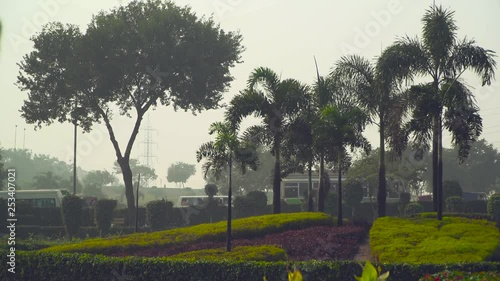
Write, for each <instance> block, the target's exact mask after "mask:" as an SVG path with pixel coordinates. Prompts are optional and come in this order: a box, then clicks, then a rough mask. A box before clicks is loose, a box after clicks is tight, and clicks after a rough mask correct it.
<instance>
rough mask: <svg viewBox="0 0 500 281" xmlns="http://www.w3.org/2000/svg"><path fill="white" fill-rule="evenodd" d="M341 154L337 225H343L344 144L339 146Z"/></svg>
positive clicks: (339, 158)
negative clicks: (342, 149)
mask: <svg viewBox="0 0 500 281" xmlns="http://www.w3.org/2000/svg"><path fill="white" fill-rule="evenodd" d="M339 148H340V149H339V155H338V159H337V162H338V164H337V166H338V169H339V171H338V172H339V185H338V186H337V195H338V198H337V200H338V203H337V208H338V214H337V226H342V219H343V218H342V151H341V148H342V144H341V145H340V146H339Z"/></svg>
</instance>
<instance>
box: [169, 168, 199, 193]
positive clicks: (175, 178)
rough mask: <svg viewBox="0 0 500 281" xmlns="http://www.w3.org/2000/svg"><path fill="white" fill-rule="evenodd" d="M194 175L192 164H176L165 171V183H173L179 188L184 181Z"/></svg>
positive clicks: (194, 170)
mask: <svg viewBox="0 0 500 281" xmlns="http://www.w3.org/2000/svg"><path fill="white" fill-rule="evenodd" d="M195 173H196V168H195V166H194V165H193V164H187V163H183V162H176V163H174V164H172V165H170V167H168V170H167V181H168V182H175V183H176V184H178V185H179V186H180V185H182V187H184V184H185V183H186V181H187V180H188V179H189V178H190V177H191V176H192V175H194V174H195Z"/></svg>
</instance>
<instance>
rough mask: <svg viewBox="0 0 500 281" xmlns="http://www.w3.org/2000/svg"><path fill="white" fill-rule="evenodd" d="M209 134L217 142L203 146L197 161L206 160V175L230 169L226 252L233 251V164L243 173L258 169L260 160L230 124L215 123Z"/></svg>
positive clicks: (249, 143) (252, 148)
mask: <svg viewBox="0 0 500 281" xmlns="http://www.w3.org/2000/svg"><path fill="white" fill-rule="evenodd" d="M209 133H210V134H211V135H212V134H216V136H215V141H210V142H207V143H204V144H202V145H201V147H200V148H199V149H198V151H197V152H196V159H197V160H198V162H200V161H201V160H202V159H206V162H205V163H204V164H203V168H204V170H205V175H207V173H208V172H209V171H210V170H212V171H213V172H214V174H215V175H216V176H217V175H220V173H221V172H222V170H223V169H224V167H228V175H229V178H228V194H227V196H228V207H227V236H226V250H227V251H228V252H229V251H231V220H232V215H231V208H232V203H231V200H232V186H231V185H232V182H231V174H232V167H233V162H234V163H238V166H239V167H240V168H241V170H242V172H245V170H246V168H247V166H250V167H251V168H252V169H253V170H256V169H257V164H258V159H257V154H256V151H255V146H254V145H253V144H252V143H251V142H244V141H242V140H240V139H239V138H238V135H237V132H236V131H235V130H234V127H233V126H231V124H229V123H222V122H215V123H213V124H212V125H210V129H209Z"/></svg>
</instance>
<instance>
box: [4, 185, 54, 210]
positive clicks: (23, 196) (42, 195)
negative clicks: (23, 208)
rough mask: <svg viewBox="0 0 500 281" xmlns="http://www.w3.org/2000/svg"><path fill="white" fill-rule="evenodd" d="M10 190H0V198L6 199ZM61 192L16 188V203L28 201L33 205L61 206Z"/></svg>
mask: <svg viewBox="0 0 500 281" xmlns="http://www.w3.org/2000/svg"><path fill="white" fill-rule="evenodd" d="M9 193H10V194H12V192H9V191H0V198H2V199H5V200H8V198H10V195H9ZM63 197H64V196H63V194H62V192H61V191H60V190H57V189H37V190H16V191H15V194H14V198H15V199H16V203H19V202H28V203H29V204H31V206H33V207H61V203H62V199H63Z"/></svg>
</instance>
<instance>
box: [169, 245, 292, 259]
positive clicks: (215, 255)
mask: <svg viewBox="0 0 500 281" xmlns="http://www.w3.org/2000/svg"><path fill="white" fill-rule="evenodd" d="M168 258H170V259H184V260H193V261H194V260H222V259H226V260H236V261H286V260H287V259H288V257H287V255H286V251H285V250H284V249H283V248H279V247H276V246H272V245H262V246H240V247H235V248H234V249H231V251H230V252H227V251H226V249H225V248H218V249H207V250H200V251H192V252H185V253H180V254H177V255H173V256H169V257H168Z"/></svg>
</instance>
